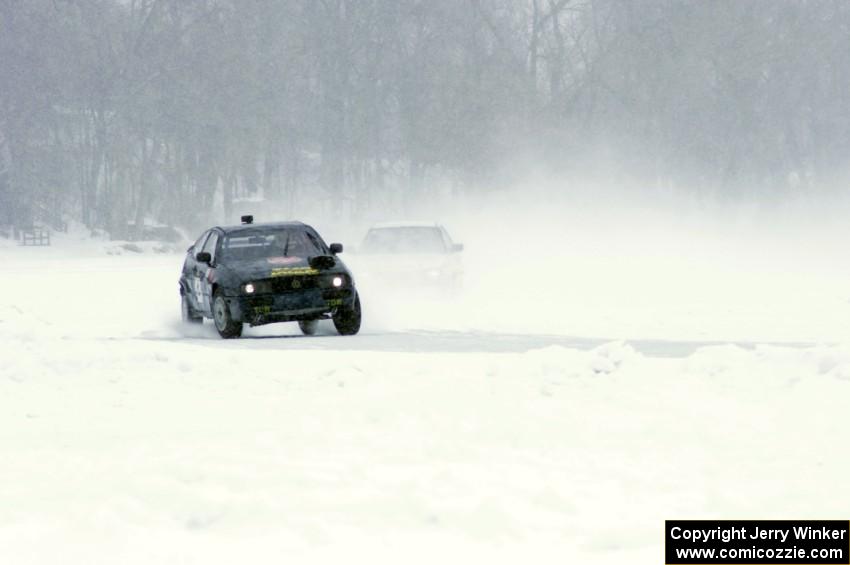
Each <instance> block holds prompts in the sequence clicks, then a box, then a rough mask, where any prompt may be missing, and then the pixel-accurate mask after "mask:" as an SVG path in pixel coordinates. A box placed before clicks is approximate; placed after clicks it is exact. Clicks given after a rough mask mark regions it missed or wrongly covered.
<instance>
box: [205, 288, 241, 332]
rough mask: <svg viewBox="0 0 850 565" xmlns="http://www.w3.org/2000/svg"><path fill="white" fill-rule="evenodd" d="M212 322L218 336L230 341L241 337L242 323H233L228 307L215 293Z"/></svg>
mask: <svg viewBox="0 0 850 565" xmlns="http://www.w3.org/2000/svg"><path fill="white" fill-rule="evenodd" d="M212 310H213V321H214V322H215V329H217V330H218V335H220V336H221V337H223V338H224V339H231V338H234V337H239V336H240V335H242V322H234V321H233V318H231V317H230V307H229V306H228V305H227V301H226V300H225V299H224V296H222V295H221V294H220V293H218V292H216V294H215V297H214V298H213V309H212Z"/></svg>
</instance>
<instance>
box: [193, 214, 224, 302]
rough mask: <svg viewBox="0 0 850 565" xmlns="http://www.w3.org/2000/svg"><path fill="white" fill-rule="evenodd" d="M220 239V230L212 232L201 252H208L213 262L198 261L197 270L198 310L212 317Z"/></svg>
mask: <svg viewBox="0 0 850 565" xmlns="http://www.w3.org/2000/svg"><path fill="white" fill-rule="evenodd" d="M219 239H220V233H219V231H218V230H210V235H209V237H207V240H206V241H205V242H204V247H203V249H202V250H201V251H206V252H207V253H209V254H210V257H212V260H211V261H210V262H209V264H207V263H201V262H200V261H196V264H197V270H196V275H195V276H196V282H195V285H196V293H197V297H198V310H199V311H201V312H203V313H205V314H207V315H210V316H211V315H212V283H213V280H214V279H213V271H214V270H215V269H214V265H215V256H216V249H217V248H218V242H219Z"/></svg>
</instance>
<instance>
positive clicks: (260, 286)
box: [242, 281, 272, 294]
mask: <svg viewBox="0 0 850 565" xmlns="http://www.w3.org/2000/svg"><path fill="white" fill-rule="evenodd" d="M271 291H272V285H271V283H269V282H268V281H254V282H249V283H245V284H243V285H242V292H243V293H244V294H268V293H270V292H271Z"/></svg>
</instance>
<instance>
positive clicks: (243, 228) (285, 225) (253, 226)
mask: <svg viewBox="0 0 850 565" xmlns="http://www.w3.org/2000/svg"><path fill="white" fill-rule="evenodd" d="M216 227H217V228H218V229H220V230H221V231H223V232H224V233H228V234H229V233H239V232H240V231H247V230H254V229H257V228H260V229H261V230H262V229H263V228H295V227H298V228H305V227H310V226H308V225H307V224H305V223H304V222H259V223H252V224H239V225H237V226H216Z"/></svg>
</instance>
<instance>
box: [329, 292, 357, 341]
mask: <svg viewBox="0 0 850 565" xmlns="http://www.w3.org/2000/svg"><path fill="white" fill-rule="evenodd" d="M360 318H361V316H360V296H359V295H356V296H355V297H354V304H353V305H352V306H341V307H340V308H339V309H338V310H337V311H336V314H334V327H336V331H338V332H339V333H340V335H354V334H356V333H357V332H359V331H360Z"/></svg>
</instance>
